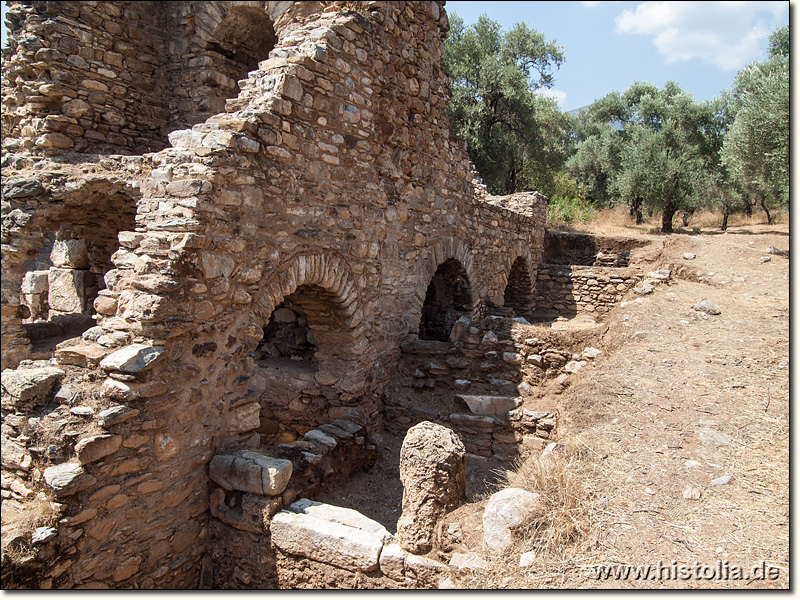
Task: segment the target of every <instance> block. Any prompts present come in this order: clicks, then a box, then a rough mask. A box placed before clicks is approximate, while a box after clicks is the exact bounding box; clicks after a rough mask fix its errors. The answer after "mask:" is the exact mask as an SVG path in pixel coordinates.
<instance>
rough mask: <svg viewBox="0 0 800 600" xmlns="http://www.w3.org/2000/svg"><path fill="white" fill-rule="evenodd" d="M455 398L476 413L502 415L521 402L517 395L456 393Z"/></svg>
mask: <svg viewBox="0 0 800 600" xmlns="http://www.w3.org/2000/svg"><path fill="white" fill-rule="evenodd" d="M455 398H457V399H459V400H461V401H463V402H464V403H465V404H466V405H467V406H468V407H469V409H470V411H472V412H473V413H474V414H476V415H502V414H505V413H507V412H508V411H510V410H514V409H515V408H517V407H518V406H520V405H521V404H522V398H520V397H519V396H477V395H475V396H473V395H467V394H458V395H456V396H455Z"/></svg>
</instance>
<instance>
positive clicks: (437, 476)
mask: <svg viewBox="0 0 800 600" xmlns="http://www.w3.org/2000/svg"><path fill="white" fill-rule="evenodd" d="M466 455H467V451H466V449H465V448H464V444H463V443H462V442H461V440H460V439H459V437H458V436H457V435H456V434H455V433H454V432H453V431H452V430H450V429H448V428H446V427H443V426H441V425H437V424H435V423H431V422H429V421H423V422H422V423H420V424H418V425H415V426H414V427H412V428H411V429H409V430H408V433H407V434H406V437H405V439H404V440H403V445H402V448H401V449H400V481H401V482H402V483H403V513H402V515H401V516H400V519H399V520H398V522H397V537H398V543H399V544H400V546H401V547H402V548H403V549H404V550H406V551H408V552H411V553H414V554H421V553H425V552H428V551H429V550H430V549H431V544H432V539H433V533H434V528H435V527H436V523H437V522H438V520H439V519H440V518H441V517H442V516H443V515H445V514H446V513H448V512H450V511H452V510H454V509H455V508H457V507H458V505H459V503H460V502H461V500H462V499H463V497H464V492H465V489H466V463H465V460H466Z"/></svg>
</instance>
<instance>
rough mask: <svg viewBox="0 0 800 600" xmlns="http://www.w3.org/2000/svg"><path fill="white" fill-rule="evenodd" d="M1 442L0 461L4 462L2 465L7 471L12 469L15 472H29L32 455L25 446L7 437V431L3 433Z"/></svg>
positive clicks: (0, 438)
mask: <svg viewBox="0 0 800 600" xmlns="http://www.w3.org/2000/svg"><path fill="white" fill-rule="evenodd" d="M0 440H2V447H1V448H0V453H1V454H0V461H2V465H3V466H4V467H5V468H6V469H12V470H14V471H16V470H17V469H22V470H24V471H27V470H28V469H30V468H31V461H32V458H31V454H30V452H28V450H27V449H26V448H25V447H24V446H22V445H20V444H17V443H15V442H13V441H12V440H10V439H9V438H8V437H7V436H6V432H5V431H3V433H2V437H0Z"/></svg>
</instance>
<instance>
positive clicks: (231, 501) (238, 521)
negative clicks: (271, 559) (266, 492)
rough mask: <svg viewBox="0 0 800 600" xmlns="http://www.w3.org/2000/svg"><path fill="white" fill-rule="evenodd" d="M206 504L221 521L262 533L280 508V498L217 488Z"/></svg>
mask: <svg viewBox="0 0 800 600" xmlns="http://www.w3.org/2000/svg"><path fill="white" fill-rule="evenodd" d="M208 504H209V508H210V509H211V514H212V515H213V516H214V517H216V518H217V519H219V520H220V521H222V522H223V523H225V524H227V525H230V526H231V527H233V528H235V529H239V530H241V531H249V532H251V533H262V534H263V533H266V532H267V531H269V522H270V519H271V518H272V515H274V514H275V513H276V512H277V511H278V509H279V508H280V505H281V499H280V498H270V497H267V496H258V495H256V494H241V495H237V494H235V493H231V492H226V491H225V490H223V489H221V488H217V489H215V490H214V491H213V492H211V494H210V495H209V502H208Z"/></svg>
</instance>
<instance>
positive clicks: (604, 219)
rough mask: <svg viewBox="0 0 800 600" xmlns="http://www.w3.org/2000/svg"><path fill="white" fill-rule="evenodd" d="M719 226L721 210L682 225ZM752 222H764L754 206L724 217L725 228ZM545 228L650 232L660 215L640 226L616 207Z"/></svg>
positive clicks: (780, 216) (678, 226) (780, 215)
mask: <svg viewBox="0 0 800 600" xmlns="http://www.w3.org/2000/svg"><path fill="white" fill-rule="evenodd" d="M772 216H773V220H774V222H775V223H788V222H789V213H788V212H778V211H774V212H773V214H772ZM721 225H722V213H720V212H711V211H703V212H696V213H694V214H693V215H692V216H691V217H690V218H689V225H688V226H687V227H686V231H691V230H692V228H694V227H699V228H700V229H706V230H709V229H711V230H714V229H716V230H719V228H720V226H721ZM754 225H767V217H766V215H765V214H764V212H763V211H762V210H761V209H757V210H755V209H754V210H753V215H752V216H750V217H748V216H747V215H744V214H734V215H731V216H730V218H729V219H728V226H729V227H748V226H754ZM548 227H551V228H553V229H557V230H560V231H575V232H583V233H594V234H598V235H624V236H627V235H651V234H655V233H659V232H660V231H661V215H660V214H656V215H653V216H652V217H650V218H646V219H645V222H644V223H643V224H642V225H636V223H634V221H633V219H631V217H630V214H629V212H628V209H627V208H625V207H617V208H612V209H606V210H599V211H597V214H596V215H595V217H594V218H593V219H592V220H590V221H587V222H575V223H572V224H570V225H561V224H551V223H548ZM673 227H675V230H676V231H681V230H683V229H684V228H683V222H682V220H681V216H680V213H677V214H676V215H675V219H674V220H673Z"/></svg>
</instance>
